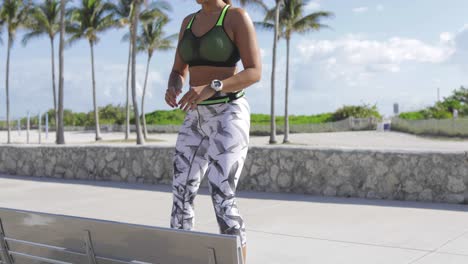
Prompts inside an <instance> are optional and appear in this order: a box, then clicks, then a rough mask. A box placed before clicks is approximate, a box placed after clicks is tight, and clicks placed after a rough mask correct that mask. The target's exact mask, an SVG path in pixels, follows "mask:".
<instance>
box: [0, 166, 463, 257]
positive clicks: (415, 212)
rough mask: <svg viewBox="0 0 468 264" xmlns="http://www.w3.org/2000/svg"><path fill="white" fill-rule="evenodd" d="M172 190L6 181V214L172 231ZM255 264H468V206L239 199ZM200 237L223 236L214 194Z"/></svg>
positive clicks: (0, 185)
mask: <svg viewBox="0 0 468 264" xmlns="http://www.w3.org/2000/svg"><path fill="white" fill-rule="evenodd" d="M170 189H171V188H170V187H169V186H157V185H141V184H124V183H112V182H92V181H71V180H55V179H45V178H30V177H13V176H7V175H0V207H8V208H17V209H25V210H33V211H42V212H48V213H58V214H67V215H74V216H81V217H90V218H98V219H107V220H114V221H122V222H128V223H136V224H145V225H156V226H161V227H169V214H170V210H171V201H172V196H171V193H170ZM238 196H239V199H238V203H239V209H240V211H241V213H242V214H243V215H244V217H245V220H246V225H247V232H248V262H247V263H249V264H250V263H252V264H253V263H258V264H264V263H268V264H275V263H277V264H304V263H317V264H331V263H334V264H335V263H336V264H343V263H346V264H348V263H352V264H355V263H359V264H367V263H368V264H386V263H388V264H410V263H411V264H413V263H415V264H466V263H468V205H450V204H431V203H417V202H400V201H382V200H364V199H355V198H334V197H333V198H332V197H328V198H326V197H316V196H307V195H292V194H272V193H257V192H239V193H238ZM196 207H197V208H196V217H197V218H196V230H198V231H205V232H212V233H216V232H218V229H217V224H216V220H215V217H214V212H213V208H212V205H211V200H210V198H209V196H208V192H207V190H206V189H202V190H200V194H199V195H198V197H197V198H196Z"/></svg>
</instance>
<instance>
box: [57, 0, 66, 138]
mask: <svg viewBox="0 0 468 264" xmlns="http://www.w3.org/2000/svg"><path fill="white" fill-rule="evenodd" d="M65 1H66V0H61V1H60V44H59V91H58V115H57V116H58V119H57V124H58V129H57V133H56V136H55V137H56V139H55V140H56V143H57V144H65V135H64V129H63V49H64V45H65V40H64V36H65V19H64V17H65Z"/></svg>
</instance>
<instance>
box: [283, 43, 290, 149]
mask: <svg viewBox="0 0 468 264" xmlns="http://www.w3.org/2000/svg"><path fill="white" fill-rule="evenodd" d="M289 42H290V38H289V37H286V91H285V95H284V98H285V99H284V100H285V102H284V138H283V143H289V138H288V137H289V116H288V96H289V44H290V43H289Z"/></svg>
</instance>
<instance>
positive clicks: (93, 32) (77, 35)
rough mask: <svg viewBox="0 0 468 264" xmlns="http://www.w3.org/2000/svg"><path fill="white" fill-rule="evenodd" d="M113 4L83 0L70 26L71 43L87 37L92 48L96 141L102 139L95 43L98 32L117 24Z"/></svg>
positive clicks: (99, 0)
mask: <svg viewBox="0 0 468 264" xmlns="http://www.w3.org/2000/svg"><path fill="white" fill-rule="evenodd" d="M111 11H112V5H111V4H109V3H107V2H104V1H103V0H81V5H80V6H79V7H75V8H73V9H72V10H71V12H70V25H69V27H68V31H69V33H71V37H70V39H69V43H73V42H75V41H77V40H79V39H81V38H86V39H87V40H88V42H89V47H90V50H91V74H92V84H93V105H94V119H95V124H96V141H97V140H101V139H102V137H101V135H100V129H99V113H98V112H99V110H98V108H97V103H96V79H95V76H94V45H95V44H96V43H97V42H98V41H99V38H98V33H102V32H103V31H106V30H108V29H109V28H111V27H114V26H116V25H117V21H116V20H115V19H114V14H113V13H112V12H111Z"/></svg>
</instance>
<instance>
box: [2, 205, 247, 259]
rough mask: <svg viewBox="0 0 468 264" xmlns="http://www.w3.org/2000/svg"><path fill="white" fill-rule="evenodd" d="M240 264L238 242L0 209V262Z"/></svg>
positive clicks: (227, 237) (229, 237) (231, 238)
mask: <svg viewBox="0 0 468 264" xmlns="http://www.w3.org/2000/svg"><path fill="white" fill-rule="evenodd" d="M13 263H15V264H17V263H19V264H32V263H34V264H37V263H40V264H43V263H44V264H45V263H48V264H68V263H77V264H81V263H89V264H122V263H132V264H147V263H154V264H191V263H194V264H202V263H203V264H207V263H209V264H234V263H235V264H242V251H241V246H240V239H239V238H238V237H236V236H232V235H221V234H210V233H203V232H195V231H186V230H176V229H171V228H160V227H153V226H145V225H136V224H127V223H121V222H115V221H106V220H98V219H90V218H83V217H73V216H66V215H58V214H48V213H40V212H32V211H25V210H16V209H8V208H1V207H0V264H13Z"/></svg>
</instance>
